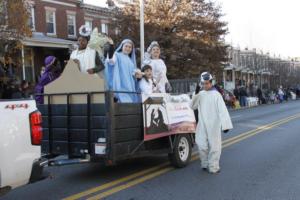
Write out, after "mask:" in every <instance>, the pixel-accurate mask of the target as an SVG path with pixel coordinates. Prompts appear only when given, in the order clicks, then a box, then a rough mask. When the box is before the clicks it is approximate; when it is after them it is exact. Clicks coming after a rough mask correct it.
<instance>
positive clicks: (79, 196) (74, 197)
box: [63, 162, 169, 200]
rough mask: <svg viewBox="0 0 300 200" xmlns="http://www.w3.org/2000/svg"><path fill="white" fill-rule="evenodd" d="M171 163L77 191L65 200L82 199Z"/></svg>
mask: <svg viewBox="0 0 300 200" xmlns="http://www.w3.org/2000/svg"><path fill="white" fill-rule="evenodd" d="M168 165H169V162H165V163H162V164H160V165H158V166H155V167H151V168H149V169H146V170H142V171H140V172H137V173H134V174H131V175H129V176H125V177H123V178H120V179H117V180H114V181H112V182H109V183H105V184H103V185H100V186H98V187H94V188H91V189H89V190H86V191H83V192H80V193H77V194H75V195H72V196H69V197H67V198H64V199H63V200H75V199H80V198H82V197H85V196H88V195H90V194H92V193H95V192H99V191H102V190H105V189H108V188H111V187H113V186H115V185H118V184H120V183H123V182H127V181H130V180H132V179H135V178H138V177H140V176H143V175H146V174H148V173H151V172H153V171H156V170H158V169H160V168H163V167H166V166H168Z"/></svg>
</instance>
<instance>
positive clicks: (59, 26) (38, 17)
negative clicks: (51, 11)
mask: <svg viewBox="0 0 300 200" xmlns="http://www.w3.org/2000/svg"><path fill="white" fill-rule="evenodd" d="M33 1H34V2H35V28H36V32H43V33H45V34H46V10H45V7H51V8H55V9H56V35H57V37H58V38H62V39H70V38H68V30H67V12H66V11H67V10H68V11H73V12H76V29H77V30H76V31H77V34H76V35H77V36H78V29H79V28H80V26H81V25H83V24H84V23H85V19H84V16H85V13H84V12H85V11H84V10H82V9H81V8H80V5H79V4H77V3H74V1H68V0H61V1H60V2H65V3H72V4H75V5H76V7H70V6H65V5H58V4H54V3H49V2H43V1H41V0H33ZM97 14H101V13H97ZM87 17H88V18H92V19H93V28H95V27H97V28H98V29H99V31H101V19H99V18H95V17H90V16H87ZM109 28H110V26H109ZM110 31H111V30H110Z"/></svg>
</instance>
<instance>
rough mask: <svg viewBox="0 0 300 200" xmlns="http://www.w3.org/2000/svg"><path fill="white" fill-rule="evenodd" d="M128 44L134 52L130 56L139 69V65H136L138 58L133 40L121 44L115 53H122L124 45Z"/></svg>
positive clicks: (126, 40)
mask: <svg viewBox="0 0 300 200" xmlns="http://www.w3.org/2000/svg"><path fill="white" fill-rule="evenodd" d="M126 43H130V44H132V51H131V53H130V54H129V57H130V59H131V61H132V62H133V64H134V66H135V67H137V65H136V56H135V47H134V43H133V41H132V40H130V39H125V40H123V41H122V42H121V44H120V45H119V46H118V48H117V49H116V51H115V53H119V52H121V51H122V49H123V45H124V44H126Z"/></svg>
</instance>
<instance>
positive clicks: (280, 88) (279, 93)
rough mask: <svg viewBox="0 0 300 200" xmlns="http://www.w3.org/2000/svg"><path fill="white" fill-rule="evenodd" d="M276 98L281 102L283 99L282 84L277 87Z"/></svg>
mask: <svg viewBox="0 0 300 200" xmlns="http://www.w3.org/2000/svg"><path fill="white" fill-rule="evenodd" d="M278 98H279V103H282V102H283V100H284V92H283V89H282V86H280V87H279V89H278Z"/></svg>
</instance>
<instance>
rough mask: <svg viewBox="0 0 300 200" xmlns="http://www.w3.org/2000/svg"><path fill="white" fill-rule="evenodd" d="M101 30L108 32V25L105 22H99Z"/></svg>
mask: <svg viewBox="0 0 300 200" xmlns="http://www.w3.org/2000/svg"><path fill="white" fill-rule="evenodd" d="M101 32H102V33H106V34H108V25H107V24H105V23H102V24H101Z"/></svg>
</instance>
